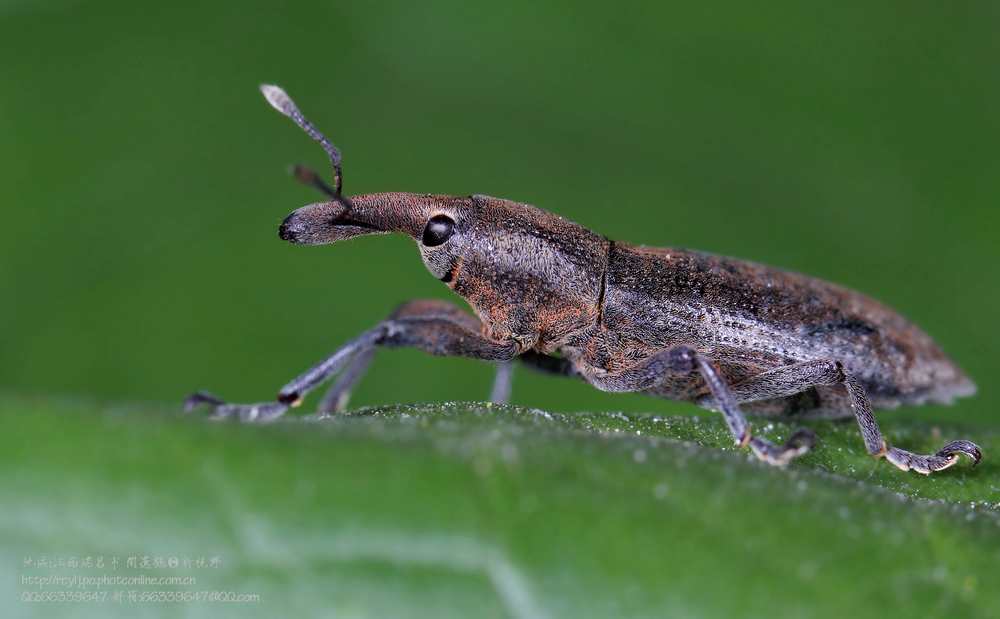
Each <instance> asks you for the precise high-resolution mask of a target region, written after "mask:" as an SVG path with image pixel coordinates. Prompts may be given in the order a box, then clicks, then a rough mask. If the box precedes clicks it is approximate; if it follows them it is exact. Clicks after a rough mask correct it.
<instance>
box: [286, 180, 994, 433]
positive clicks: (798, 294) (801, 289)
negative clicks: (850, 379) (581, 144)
mask: <svg viewBox="0 0 1000 619" xmlns="http://www.w3.org/2000/svg"><path fill="white" fill-rule="evenodd" d="M352 200H353V201H354V204H355V207H354V210H352V212H351V214H350V221H337V222H336V225H335V227H333V228H331V234H333V233H334V232H335V233H336V234H335V236H336V238H332V236H330V237H323V238H322V239H321V240H318V241H319V242H331V241H333V240H340V239H341V238H348V237H350V236H357V235H358V234H369V233H372V232H391V231H400V232H407V233H408V234H410V235H411V236H413V237H414V238H415V239H419V235H420V229H421V226H422V225H423V223H424V222H425V221H427V220H428V218H430V217H432V216H433V215H435V214H438V213H441V214H446V215H448V216H449V217H452V218H454V219H455V221H456V222H457V230H458V231H459V232H460V233H461V235H459V234H456V237H457V238H460V239H461V240H456V241H454V242H452V243H451V244H449V246H448V248H447V249H448V251H447V253H446V254H443V255H442V254H441V251H440V250H439V249H438V248H434V249H427V248H423V247H421V253H422V254H423V256H424V260H425V262H426V263H427V265H428V268H429V269H430V270H431V272H432V273H435V275H437V276H438V277H439V278H440V279H442V280H443V281H446V282H447V283H448V285H449V286H450V287H451V288H452V289H453V290H454V291H455V292H456V293H458V294H459V295H461V296H462V297H463V298H465V299H466V301H468V302H469V304H470V305H471V306H472V308H473V309H474V310H475V312H476V314H477V315H478V316H479V318H480V320H482V323H483V331H484V333H485V334H486V335H487V336H488V337H489V338H491V339H493V340H499V341H511V340H513V341H514V342H516V344H517V349H518V353H519V354H520V353H524V352H527V351H536V352H538V353H541V354H545V355H549V354H552V353H556V354H558V355H561V356H563V357H565V358H566V359H568V360H570V361H571V362H572V363H573V366H574V367H575V368H576V370H577V372H578V373H579V375H580V376H581V377H582V378H583V379H584V380H587V381H588V382H593V381H594V379H598V378H600V377H602V376H605V375H608V374H614V373H615V372H619V371H623V370H626V369H627V368H629V367H631V366H633V365H635V364H636V362H637V361H641V360H643V359H646V358H648V357H649V356H650V355H652V354H654V353H656V352H658V351H661V350H664V349H667V348H670V347H671V346H674V345H677V344H688V345H690V346H691V347H693V348H694V349H696V350H698V351H699V352H700V353H701V354H702V355H704V356H706V357H708V358H709V359H711V360H712V361H713V362H715V364H716V365H717V366H718V367H719V369H720V371H721V373H722V374H723V376H724V377H725V378H726V381H727V382H728V383H729V384H731V385H738V384H739V383H740V382H742V381H744V380H746V379H747V378H749V377H750V376H753V375H755V374H759V373H761V372H763V371H766V370H771V369H774V368H778V367H781V366H787V365H792V364H794V363H798V362H802V361H808V360H814V359H824V358H829V359H836V360H838V361H840V362H841V363H843V364H844V366H845V367H847V368H848V369H849V370H851V371H852V372H853V373H854V374H855V376H857V378H858V379H859V380H860V381H861V383H862V385H863V386H864V388H865V390H866V391H867V393H868V395H869V398H870V400H871V403H872V405H873V407H875V408H882V409H885V408H893V407H895V406H898V405H900V404H920V403H923V402H926V401H934V402H950V401H951V400H952V399H953V398H955V397H958V396H963V395H969V394H971V393H973V392H974V391H975V386H974V385H973V384H972V382H971V381H970V380H969V379H968V378H967V377H966V376H965V375H964V374H963V373H962V371H961V369H959V367H958V366H957V365H956V364H955V363H954V362H953V361H952V360H951V359H949V358H948V356H947V355H946V354H945V353H944V351H943V350H941V348H940V347H939V346H938V345H937V344H936V343H935V342H934V341H933V340H932V339H931V338H930V337H929V336H928V335H926V334H925V333H924V332H922V331H921V330H920V329H919V328H917V327H916V326H915V325H914V324H913V323H911V322H909V321H908V320H906V319H905V318H903V317H902V316H901V315H899V314H898V313H896V312H895V311H893V310H892V309H890V308H888V307H886V306H885V305H883V304H882V303H880V302H878V301H876V300H874V299H871V298H869V297H866V296H865V295H862V294H860V293H857V292H854V291H852V290H848V289H846V288H843V287H840V286H837V285H834V284H830V283H827V282H823V281H820V280H817V279H812V278H808V277H804V276H802V275H798V274H795V273H789V272H786V271H782V270H779V269H774V268H771V267H767V266H763V265H759V264H755V263H752V262H746V261H743V260H736V259H732V258H724V257H720V256H715V255H711V254H705V253H700V252H693V251H686V250H677V249H653V248H646V247H636V246H633V245H628V244H626V243H618V242H615V241H611V240H610V239H607V238H605V237H603V236H601V235H599V234H596V233H594V232H592V231H590V230H588V229H586V228H584V227H582V226H579V225H577V224H574V223H572V222H570V221H567V220H566V219H563V218H562V217H559V216H557V215H553V214H551V213H548V212H545V211H543V210H541V209H538V208H535V207H533V206H530V205H526V204H521V203H517V202H511V201H508V200H500V199H497V198H490V197H487V196H472V197H468V198H452V197H448V196H422V195H414V194H371V195H366V196H355V197H354V198H352ZM386 204H391V205H392V208H391V209H387V208H386V206H385V205H386ZM305 208H306V209H310V208H330V209H332V211H331V216H332V215H334V214H336V213H337V212H339V210H340V207H339V205H337V204H336V203H330V202H327V203H320V204H317V205H313V206H312V207H305ZM370 209H372V210H373V212H374V210H377V213H376V214H374V215H372V216H371V217H370V218H369V216H368V215H367V213H368V212H369V210H370ZM300 210H305V209H300ZM386 211H388V212H391V213H393V214H394V215H393V216H394V217H395V220H394V223H393V226H392V228H395V230H393V229H392V228H390V229H386V228H387V226H386V217H385V215H383V213H384V212H386ZM401 213H402V214H405V217H404V216H401V215H400V214H401ZM358 224H360V225H358ZM375 226H378V229H377V230H375V229H373V228H374V227H375ZM299 242H301V241H299ZM642 393H646V394H648V395H652V396H655V397H660V398H666V399H670V400H678V401H686V402H694V403H696V404H699V405H701V406H705V407H707V408H715V406H714V402H713V400H712V398H711V396H710V394H709V392H708V389H707V388H706V385H705V381H704V379H703V378H702V377H701V376H700V375H699V374H698V373H691V374H687V375H679V376H671V377H669V378H667V379H666V380H665V381H664V382H662V383H661V384H658V385H657V386H655V387H653V388H650V389H647V390H645V391H642ZM741 408H743V409H744V410H745V411H746V412H748V413H751V414H757V415H769V416H777V415H789V416H811V417H840V416H849V415H851V414H852V411H851V406H850V401H849V399H848V397H847V392H846V390H845V389H844V387H843V386H841V385H831V386H818V387H812V388H810V389H808V390H806V391H804V392H802V393H798V394H795V395H792V396H787V397H781V398H770V399H763V400H755V401H746V400H744V401H743V403H742V404H741Z"/></svg>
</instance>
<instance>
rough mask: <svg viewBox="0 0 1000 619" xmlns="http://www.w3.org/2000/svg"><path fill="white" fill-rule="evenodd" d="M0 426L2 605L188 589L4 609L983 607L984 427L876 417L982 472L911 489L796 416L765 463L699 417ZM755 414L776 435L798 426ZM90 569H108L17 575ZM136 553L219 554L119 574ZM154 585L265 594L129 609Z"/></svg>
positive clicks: (39, 407) (491, 612)
mask: <svg viewBox="0 0 1000 619" xmlns="http://www.w3.org/2000/svg"><path fill="white" fill-rule="evenodd" d="M0 412H2V414H3V418H4V422H5V432H4V433H3V434H2V436H0V454H3V455H2V456H0V463H2V468H0V487H2V488H3V489H4V492H3V501H2V503H0V523H2V524H0V548H2V553H3V557H2V561H0V565H2V573H0V583H3V584H2V585H0V591H2V594H3V599H6V600H15V599H16V598H17V597H19V596H21V595H22V593H23V592H25V591H32V590H35V591H37V590H39V588H38V587H37V586H35V587H32V586H28V585H24V584H20V585H18V584H16V583H23V582H24V581H22V576H32V575H51V574H56V575H60V576H67V577H71V576H73V575H77V576H91V577H95V576H100V575H106V576H114V575H123V576H131V577H135V576H141V575H147V576H155V577H161V576H182V577H190V576H194V577H196V578H197V584H196V585H194V586H180V585H160V586H104V587H102V589H101V591H105V592H107V593H106V595H107V599H106V600H105V601H104V602H97V603H76V602H62V603H53V602H49V603H43V602H35V603H32V602H23V603H14V602H12V603H11V606H10V607H9V608H10V609H12V610H13V614H14V615H16V616H54V614H60V613H63V614H65V615H72V616H101V617H104V616H109V615H112V616H119V615H120V616H126V615H127V616H129V617H136V616H140V617H142V616H163V615H164V614H171V615H172V614H181V613H187V614H197V615H199V616H231V615H232V614H233V613H234V612H239V613H240V614H241V615H246V616H267V617H271V616H296V615H305V616H310V615H315V616H358V617H469V616H476V617H585V616H595V617H605V616H622V617H646V616H666V615H669V616H678V615H683V616H760V615H767V616H786V615H805V616H813V617H824V616H829V617H843V616H851V615H860V616H915V617H922V616H927V615H943V614H948V615H953V614H959V613H961V614H963V615H965V616H972V617H978V616H982V617H987V616H996V614H997V613H998V612H1000V600H998V598H997V596H996V595H995V592H996V591H997V590H1000V569H998V568H1000V518H998V514H997V510H996V502H997V490H996V488H997V487H998V486H1000V482H998V480H997V473H998V467H997V464H996V460H995V456H994V455H993V454H996V453H998V450H997V448H998V447H1000V440H998V433H997V432H996V431H995V430H984V429H971V428H962V429H959V428H951V427H935V426H932V425H929V424H925V423H920V422H908V421H900V420H897V421H893V422H889V423H886V424H884V426H883V430H884V432H885V434H886V437H887V440H889V441H890V442H894V443H895V444H897V445H899V446H901V447H904V448H907V449H912V450H917V451H921V450H922V451H924V452H928V451H933V450H936V449H937V448H938V447H940V446H941V445H942V444H944V442H947V441H949V440H953V439H956V438H967V439H969V440H973V441H975V442H977V443H979V444H980V446H981V447H982V448H983V450H984V453H985V458H984V460H983V462H982V464H980V465H979V466H978V467H975V468H973V467H972V466H971V462H969V461H967V460H963V461H960V462H959V463H958V464H956V465H955V466H954V467H952V468H951V469H948V470H946V471H944V472H942V473H939V474H937V475H933V476H930V477H925V476H923V475H919V474H917V473H913V472H909V473H904V472H902V471H899V470H897V469H895V468H894V467H892V466H890V465H888V464H887V463H885V462H884V461H878V462H877V461H875V460H873V459H872V458H871V457H870V456H867V455H865V454H864V450H863V446H862V443H861V440H860V437H859V436H858V432H857V430H856V427H855V426H853V425H852V424H846V423H830V422H809V423H808V424H806V425H808V426H809V427H810V428H812V429H813V430H814V432H815V433H816V435H817V440H818V448H817V450H816V451H815V452H814V453H812V454H810V455H808V456H806V457H803V458H801V459H799V460H797V461H796V462H795V463H794V464H792V465H791V466H788V467H786V468H775V467H772V466H768V465H764V464H761V463H760V462H757V461H756V460H754V459H753V457H752V456H750V455H748V453H747V452H746V451H743V450H736V449H735V448H733V447H732V444H731V440H730V438H729V437H728V434H727V432H726V431H725V428H724V426H723V424H722V423H721V420H720V419H719V418H718V417H717V416H715V415H711V414H708V415H702V416H699V417H690V418H674V417H671V418H659V417H653V416H644V415H628V416H625V415H620V414H602V413H581V414H577V415H552V414H548V413H545V412H542V411H538V410H532V409H525V408H519V407H506V406H490V405H484V404H446V405H419V406H394V407H388V408H371V409H362V410H359V411H356V412H352V413H349V414H346V415H343V416H340V417H337V418H333V419H329V418H328V419H319V418H316V417H314V416H306V417H294V416H288V417H287V418H286V419H284V420H282V421H280V422H278V423H273V424H270V425H264V426H261V425H249V424H239V423H235V422H213V421H209V420H206V419H204V418H203V417H200V416H192V417H188V418H184V417H182V416H180V415H179V414H178V413H177V412H176V410H175V409H174V408H172V407H171V408H169V409H164V408H162V407H156V406H150V405H138V404H136V405H129V406H110V407H109V406H98V405H84V404H80V403H76V402H68V401H58V400H53V399H39V398H35V399H30V398H21V397H15V396H10V395H8V396H4V397H0ZM753 423H754V424H755V428H757V429H758V430H759V431H760V432H761V434H763V435H764V436H767V437H768V438H771V439H772V440H780V439H781V438H782V437H787V436H788V434H789V433H790V432H791V431H792V430H793V429H794V428H793V427H792V426H790V425H787V424H780V423H775V424H773V425H768V423H767V422H765V421H761V420H754V422H753ZM86 556H90V557H92V558H93V559H96V557H98V556H102V557H103V558H104V562H105V568H104V569H97V568H96V567H92V568H90V569H89V570H88V569H85V568H81V567H77V568H75V569H71V568H69V567H65V566H63V567H58V568H55V569H52V568H38V567H37V566H33V565H28V566H24V565H23V564H24V563H25V561H26V560H29V559H30V560H32V561H34V562H35V563H37V561H38V559H39V558H40V557H45V558H46V560H47V561H48V562H51V561H53V560H56V559H61V560H62V561H63V562H64V563H66V562H67V561H68V560H69V558H70V557H75V558H76V560H77V561H79V560H82V558H83V557H86ZM144 556H148V557H149V558H150V560H151V561H154V560H155V559H156V558H157V557H160V558H163V559H164V560H165V561H167V560H169V558H170V557H176V558H178V561H182V560H183V558H184V557H189V558H191V559H192V561H194V560H197V558H198V557H205V558H206V561H209V560H210V559H211V558H212V557H218V558H219V563H218V567H214V568H202V569H198V568H196V567H190V568H185V567H183V566H178V567H177V568H169V567H166V568H160V569H156V568H153V569H147V570H142V569H134V568H128V567H126V561H127V559H128V558H129V557H136V558H137V560H139V561H141V559H142V557H144ZM111 557H117V558H118V559H119V560H120V561H121V562H120V563H118V564H117V566H116V569H111V567H110V565H109V561H110V560H111V559H110V558H111ZM45 589H46V590H54V589H58V587H46V588H45ZM88 590H89V591H95V589H94V588H93V587H91V588H90V589H88ZM156 590H163V591H206V592H211V591H232V592H234V593H236V594H251V595H258V596H259V600H258V601H255V602H242V603H235V602H234V603H224V602H208V601H205V602H169V603H168V602H140V601H136V602H131V603H130V602H128V601H127V594H128V592H129V591H137V592H138V594H140V595H141V593H142V592H143V591H156ZM114 591H122V592H123V593H124V594H125V595H126V600H125V601H123V602H122V603H115V602H113V601H112V599H113V594H114ZM178 605H180V606H183V607H184V610H177V609H176V607H177V606H178ZM233 606H238V607H239V609H238V610H236V609H234V608H233Z"/></svg>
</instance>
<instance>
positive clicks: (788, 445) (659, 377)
mask: <svg viewBox="0 0 1000 619" xmlns="http://www.w3.org/2000/svg"><path fill="white" fill-rule="evenodd" d="M696 370H697V372H698V373H699V374H701V377H702V378H704V379H705V383H706V384H707V385H708V389H709V391H710V392H711V393H712V397H713V398H714V400H715V402H716V404H717V406H718V407H719V410H721V411H722V417H723V419H725V421H726V426H728V428H729V432H730V433H731V434H732V436H733V440H734V441H735V442H736V445H737V446H738V447H750V449H752V450H753V452H754V454H755V455H756V456H757V457H758V458H760V459H761V460H763V461H764V462H767V463H769V464H774V465H783V464H787V463H788V462H790V461H791V460H793V459H795V458H797V457H799V456H801V455H803V454H805V453H808V452H809V451H810V450H811V449H812V448H813V446H814V445H815V439H814V438H813V435H812V432H810V431H809V430H806V429H800V430H797V431H795V432H794V433H792V435H791V436H790V437H789V439H788V440H787V441H786V442H785V444H784V445H782V446H780V447H779V446H777V445H775V444H773V443H771V442H770V441H767V440H765V439H763V438H760V437H756V436H753V435H751V433H750V426H749V424H747V420H746V417H745V416H744V415H743V411H741V410H740V407H739V405H738V404H737V402H736V398H735V396H734V395H733V392H732V389H731V388H730V386H729V385H728V384H727V383H726V380H725V378H723V376H722V374H721V373H720V372H719V370H718V369H717V368H716V367H715V364H713V363H712V362H711V361H710V360H708V359H706V358H705V357H703V356H701V355H700V354H698V352H697V351H696V350H695V349H694V348H692V347H690V346H688V345H686V344H680V345H677V346H674V347H672V348H668V349H666V350H663V351H660V352H659V353H657V354H655V355H653V356H651V357H648V358H646V359H644V360H643V361H642V362H640V363H639V364H637V365H636V366H635V367H633V368H630V369H628V370H624V371H621V372H618V373H616V374H608V375H605V376H600V377H593V376H592V377H590V378H589V380H590V383H591V384H593V385H594V386H595V387H597V388H598V389H601V390H603V391H616V392H629V391H645V390H647V389H651V388H653V387H655V386H656V385H658V384H660V383H661V382H663V381H664V380H665V379H666V378H667V377H669V376H683V375H686V374H690V373H692V372H694V371H696Z"/></svg>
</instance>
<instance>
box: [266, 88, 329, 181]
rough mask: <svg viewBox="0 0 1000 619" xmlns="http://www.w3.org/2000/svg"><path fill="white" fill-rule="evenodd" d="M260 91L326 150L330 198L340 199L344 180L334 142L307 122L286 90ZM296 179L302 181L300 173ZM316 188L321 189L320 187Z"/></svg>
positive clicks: (313, 174) (272, 104)
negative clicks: (329, 173)
mask: <svg viewBox="0 0 1000 619" xmlns="http://www.w3.org/2000/svg"><path fill="white" fill-rule="evenodd" d="M260 91H261V92H262V93H264V97H266V98H267V102H268V103H270V104H271V106H272V107H274V109H276V110H278V111H279V112H281V113H282V114H284V115H285V116H287V117H289V118H291V119H292V120H294V121H295V124H297V125H298V126H299V127H302V130H303V131H305V132H306V133H308V134H309V135H311V136H312V137H313V139H314V140H316V141H317V142H319V143H320V144H321V145H322V146H323V149H324V150H326V154H327V155H329V156H330V163H332V164H333V187H334V192H335V195H331V196H330V197H332V198H335V199H339V198H340V191H341V186H342V184H343V180H342V178H341V176H340V151H339V150H337V147H336V146H334V145H333V142H331V141H330V140H328V139H326V137H325V136H324V135H323V134H322V133H320V132H319V131H318V130H317V129H316V127H314V126H313V124H312V123H311V122H309V121H308V120H306V117H305V116H303V115H302V112H300V111H299V108H298V107H296V106H295V102H294V101H292V98H291V97H289V96H288V95H287V94H286V93H285V91H284V90H282V89H281V88H279V87H277V86H272V85H270V84H262V85H261V87H260ZM312 176H313V177H314V178H315V177H316V173H315V172H313V173H312ZM295 177H296V178H300V180H301V177H300V176H299V174H298V173H296V174H295ZM308 184H311V185H315V183H314V182H308ZM316 186H317V187H319V186H318V185H316ZM324 187H325V185H324ZM327 189H329V188H327ZM320 191H323V192H324V193H327V192H326V191H324V190H323V188H322V187H321V188H320Z"/></svg>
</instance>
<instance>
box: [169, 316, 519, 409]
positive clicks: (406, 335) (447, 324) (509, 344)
mask: <svg viewBox="0 0 1000 619" xmlns="http://www.w3.org/2000/svg"><path fill="white" fill-rule="evenodd" d="M376 346H384V347H387V348H404V347H411V348H419V349H421V350H423V351H424V352H428V353H430V354H433V355H447V356H458V357H470V358H473V359H479V360H482V361H493V362H505V361H510V360H511V359H513V358H514V356H515V355H516V354H517V353H518V352H519V351H518V347H517V344H516V343H515V342H513V341H495V340H491V339H489V338H487V337H486V336H485V335H483V333H482V329H481V325H480V323H479V321H478V320H476V319H475V318H473V317H472V316H469V315H468V314H466V313H465V312H463V311H462V310H461V309H460V308H458V307H456V306H454V305H452V304H450V303H445V302H443V301H414V302H412V303H407V304H406V305H404V306H402V307H400V308H399V309H398V310H397V311H396V312H394V313H393V315H392V316H390V317H389V318H387V319H386V320H384V321H382V322H381V323H380V324H379V325H378V326H376V327H375V328H374V329H371V330H370V331H367V332H365V333H364V334H363V335H361V336H360V337H357V338H355V339H354V340H352V341H351V342H349V343H348V344H347V345H345V346H344V347H342V348H340V349H339V350H337V351H336V352H334V353H333V354H332V355H330V356H329V357H327V358H326V359H324V360H323V361H321V362H319V363H318V364H317V365H315V366H314V367H312V368H311V369H309V370H308V371H306V372H305V373H304V374H302V375H301V376H299V377H298V378H296V379H295V380H293V381H292V382H290V383H288V384H287V385H285V386H284V387H283V388H282V389H281V391H280V392H279V393H278V401H277V402H269V403H263V404H226V403H225V402H223V401H222V400H220V399H219V398H216V397H215V396H213V395H211V394H208V393H205V392H199V393H195V394H192V395H191V396H189V397H188V398H187V400H185V402H184V409H185V410H186V411H190V410H193V409H194V408H195V407H197V406H199V405H201V404H210V405H212V406H213V407H214V412H215V415H216V416H217V417H238V418H240V419H242V420H245V421H255V420H260V421H266V420H270V419H274V418H276V417H278V416H280V415H281V414H283V413H284V412H285V411H286V410H288V408H290V407H292V406H298V404H299V403H300V402H301V401H302V398H304V397H305V396H306V394H307V393H309V392H310V391H312V390H313V389H315V388H316V387H317V386H319V385H320V384H321V383H323V382H324V381H326V380H328V379H330V378H331V377H333V376H334V375H335V374H336V373H337V372H339V371H341V370H342V369H344V367H345V366H347V365H348V363H349V362H350V361H351V360H352V359H358V358H359V357H360V359H359V363H358V365H357V366H353V368H354V369H353V370H350V369H349V372H350V373H351V374H352V376H349V377H347V378H346V379H345V380H344V381H343V382H342V388H343V389H344V390H346V391H350V388H351V387H353V385H354V384H355V383H356V382H357V380H358V378H360V376H361V374H362V373H363V370H364V367H363V365H365V364H366V363H367V362H366V361H364V355H368V354H371V351H372V350H374V348H375V347H376ZM362 362H363V363H362ZM335 388H336V387H335ZM335 398H337V399H339V396H337V395H336V394H334V396H333V397H330V395H329V394H328V398H327V399H329V400H334V399H335Z"/></svg>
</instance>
